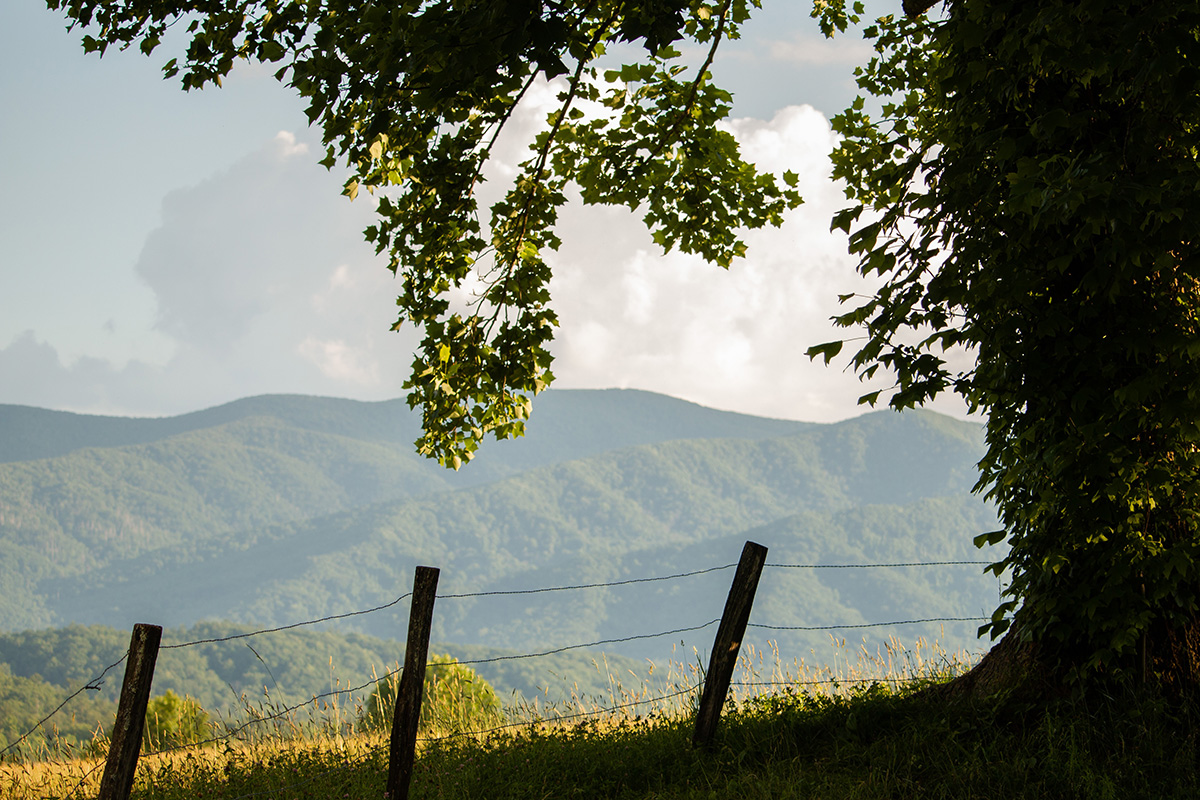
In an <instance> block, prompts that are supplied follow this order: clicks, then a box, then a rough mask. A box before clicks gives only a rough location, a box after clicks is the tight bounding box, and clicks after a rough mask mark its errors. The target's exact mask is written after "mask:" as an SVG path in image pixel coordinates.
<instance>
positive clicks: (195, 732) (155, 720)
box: [142, 690, 212, 752]
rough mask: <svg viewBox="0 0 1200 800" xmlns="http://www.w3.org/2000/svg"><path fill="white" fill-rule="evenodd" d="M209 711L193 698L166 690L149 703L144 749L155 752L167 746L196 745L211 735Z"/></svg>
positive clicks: (143, 730)
mask: <svg viewBox="0 0 1200 800" xmlns="http://www.w3.org/2000/svg"><path fill="white" fill-rule="evenodd" d="M211 730H212V728H211V726H210V725H209V721H208V712H207V711H205V710H204V709H203V708H201V706H200V704H199V703H198V702H196V701H195V700H194V699H192V698H191V697H186V696H185V697H180V696H179V695H177V694H175V693H174V692H172V691H170V690H167V692H166V693H165V694H163V695H161V696H159V697H154V698H151V700H150V702H149V703H147V704H146V726H145V727H144V728H143V729H142V750H143V752H152V751H155V750H163V749H165V748H168V747H178V746H179V745H187V744H195V743H196V742H201V741H204V740H205V739H207V738H209V736H210V735H211Z"/></svg>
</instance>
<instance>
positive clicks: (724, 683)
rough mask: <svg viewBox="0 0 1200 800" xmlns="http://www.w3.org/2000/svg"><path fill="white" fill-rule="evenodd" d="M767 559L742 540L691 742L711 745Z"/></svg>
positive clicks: (759, 548)
mask: <svg viewBox="0 0 1200 800" xmlns="http://www.w3.org/2000/svg"><path fill="white" fill-rule="evenodd" d="M766 562H767V548H765V547H763V546H762V545H761V544H755V543H754V542H746V546H745V547H743V548H742V558H741V560H740V561H739V562H738V567H737V573H736V574H735V575H734V576H733V585H732V586H730V587H729V597H728V598H727V599H726V600H725V613H723V614H722V615H721V624H720V626H719V627H718V628H717V638H716V641H714V642H713V649H712V654H711V655H710V656H709V660H708V673H707V674H706V675H705V676H704V693H703V694H702V695H701V696H700V707H699V709H698V710H697V712H696V731H695V733H694V734H693V735H692V745H693V746H695V747H708V746H709V745H710V744H712V738H713V734H714V733H716V730H717V721H718V720H720V718H721V707H722V706H724V705H725V698H726V696H728V694H729V681H730V679H731V678H732V677H733V668H734V667H735V666H736V665H737V657H738V650H739V649H741V646H742V637H743V636H744V635H745V633H746V623H747V622H749V621H750V607H751V606H752V605H754V592H755V591H756V590H757V589H758V578H759V576H760V575H761V574H762V569H763V565H764V564H765V563H766Z"/></svg>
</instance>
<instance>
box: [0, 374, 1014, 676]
mask: <svg viewBox="0 0 1200 800" xmlns="http://www.w3.org/2000/svg"><path fill="white" fill-rule="evenodd" d="M539 403H540V405H539V408H538V410H537V413H536V414H535V419H534V421H533V422H532V423H531V425H530V431H529V435H528V437H527V438H526V439H525V440H522V441H519V442H516V443H500V446H498V447H494V448H492V449H490V450H487V451H486V452H485V455H484V456H483V457H481V460H480V463H478V464H474V463H473V464H471V465H469V466H468V467H467V468H466V469H464V470H463V471H462V472H460V473H457V474H456V473H451V472H447V471H445V470H442V469H440V468H438V467H436V465H431V464H429V463H428V462H426V461H424V460H423V459H420V458H418V457H417V456H415V455H414V454H413V453H412V452H411V447H410V445H408V444H407V443H401V442H400V441H397V439H400V438H406V437H407V435H408V434H404V436H403V437H401V436H400V434H399V433H397V431H398V430H400V429H401V428H402V427H403V425H402V424H400V423H395V420H396V419H400V418H403V420H408V421H407V422H404V424H411V422H412V421H411V415H409V416H404V414H407V413H408V412H407V409H401V410H402V411H404V414H400V415H397V410H398V406H397V405H396V404H395V403H391V404H389V403H354V402H350V401H338V400H330V399H327V398H297V397H263V398H250V399H248V400H243V401H238V402H237V403H232V404H229V405H226V406H221V407H219V408H217V409H209V410H208V411H204V412H197V413H196V414H192V415H185V416H183V417H176V418H172V419H170V420H134V421H130V420H124V421H121V420H105V419H104V418H81V419H78V420H75V422H76V423H78V425H77V426H76V429H75V433H71V430H72V429H71V427H70V426H64V431H66V433H64V437H66V438H70V436H68V435H67V434H70V435H71V436H75V437H76V439H77V440H79V441H82V439H84V438H87V437H86V436H83V435H82V434H79V433H78V431H79V430H86V431H89V433H87V436H91V437H92V440H98V439H97V437H99V436H100V435H101V434H102V433H103V434H104V435H107V436H109V437H110V439H112V440H113V441H118V440H119V437H118V434H120V435H122V436H126V437H127V439H128V440H129V442H130V443H126V444H122V445H119V446H107V447H99V446H88V447H83V448H81V449H74V450H72V451H70V452H69V453H67V454H66V455H60V456H57V457H54V458H40V459H34V460H24V461H11V462H9V463H5V464H0V557H2V558H0V588H2V589H3V593H2V594H0V630H9V631H15V630H23V629H36V628H45V627H51V626H63V625H68V624H71V623H79V624H84V625H97V624H99V625H107V626H111V627H113V628H115V629H118V630H122V631H127V630H128V629H129V627H130V626H131V625H132V624H133V623H134V622H138V621H147V622H156V623H159V624H164V625H166V626H168V627H174V626H181V625H183V626H186V625H193V624H196V623H198V622H200V621H202V620H212V619H231V620H237V621H239V622H241V623H243V624H247V625H265V626H271V625H279V624H289V623H292V622H296V621H299V620H303V619H312V618H317V617H324V616H327V615H330V614H337V613H344V612H347V611H353V610H357V609H362V608H367V607H373V606H376V605H381V604H384V603H387V602H389V601H391V600H393V599H394V598H396V597H397V596H399V595H400V594H402V593H403V592H404V591H406V589H407V587H408V585H409V581H410V580H411V575H412V570H413V568H414V566H415V565H417V564H429V565H434V566H438V567H440V568H441V569H442V579H441V589H442V593H443V594H464V593H466V594H469V593H478V592H484V591H510V590H514V589H516V590H519V589H528V588H536V587H542V586H549V585H571V584H579V583H602V582H610V581H618V580H629V579H636V578H643V577H654V576H661V575H669V574H675V573H680V572H687V571H691V570H696V569H705V568H708V567H712V566H715V565H720V564H726V563H729V562H731V561H733V560H735V559H736V558H737V555H738V553H739V551H740V549H741V545H742V543H743V542H744V541H745V540H746V539H754V540H756V541H760V542H762V543H764V544H766V545H768V546H769V547H770V548H771V556H770V560H771V561H772V562H782V563H813V562H825V563H835V562H836V563H841V562H850V563H870V562H879V561H888V562H890V561H921V560H960V559H976V558H979V557H980V555H979V554H978V553H977V551H975V550H974V549H973V548H972V546H971V538H972V537H973V536H974V535H975V534H977V533H980V532H982V531H984V530H989V529H991V528H993V527H994V526H995V519H994V515H993V514H992V513H991V511H990V510H989V508H988V507H987V506H986V505H985V504H983V503H982V502H981V501H980V500H979V499H978V498H976V497H973V496H971V495H970V493H969V492H970V488H971V486H972V485H973V483H974V481H975V469H974V463H975V461H976V460H977V458H978V457H979V454H980V452H981V450H982V442H981V432H980V430H979V428H978V426H975V425H972V424H969V423H964V422H959V421H956V420H952V419H949V418H947V417H944V416H940V415H937V414H933V413H929V412H908V413H905V414H894V413H892V412H879V413H874V414H867V415H865V416H862V417H859V418H857V419H852V420H848V421H846V422H842V423H838V424H834V425H808V424H802V423H791V422H783V421H778V420H764V419H758V418H754V417H746V416H742V415H736V414H727V413H724V412H717V411H713V410H711V409H705V408H702V407H700V406H695V405H693V404H690V403H684V402H682V401H678V400H673V399H671V398H666V397H662V396H659V395H653V394H650V393H646V392H624V391H615V390H614V391H598V392H592V391H587V392H569V391H567V392H549V393H546V395H544V396H543V397H542V398H539ZM8 410H9V411H11V408H10V409H8ZM46 413H48V414H52V413H55V412H46ZM389 415H391V417H390V418H391V419H392V420H393V423H395V424H391V425H390V426H389V423H388V422H387V419H388V418H389ZM85 423H86V424H85ZM108 424H111V427H109V428H105V425H108ZM139 425H140V426H141V427H139ZM89 426H91V427H89ZM172 426H174V427H172ZM3 430H4V429H0V431H3ZM105 431H107V433H105ZM373 432H377V433H373ZM410 433H411V431H410ZM393 434H394V435H393ZM717 434H721V435H720V436H718V435H717ZM6 435H7V436H8V441H10V442H12V441H16V440H17V438H19V437H16V436H15V435H13V434H11V432H8V433H0V439H4V437H5V436H6ZM139 436H140V437H141V438H142V439H143V441H140V442H139V443H133V439H134V438H136V437H139ZM156 436H157V437H158V438H154V437H156ZM81 437H82V438H81ZM66 438H64V439H63V440H62V441H66ZM62 441H60V442H59V444H58V445H56V446H60V447H64V446H66V445H63V444H62ZM47 447H48V445H47ZM10 451H11V448H10ZM980 572H981V570H980V568H979V567H978V566H976V567H953V568H949V567H947V568H936V569H934V568H929V569H907V570H887V571H871V572H866V571H848V570H847V571H798V570H784V569H772V570H769V571H768V573H767V574H766V575H765V576H764V579H763V584H762V589H761V595H760V600H759V604H758V606H757V607H756V612H755V618H754V621H756V622H758V623H760V624H764V625H774V626H797V625H803V626H821V625H833V624H862V623H867V622H876V621H886V620H901V619H913V618H918V617H920V618H924V617H960V616H972V617H973V616H981V615H986V614H989V613H990V612H991V609H992V607H993V605H994V603H995V598H996V584H995V580H994V579H993V578H987V577H984V576H982V575H981V574H980ZM729 577H730V576H729V573H728V572H715V573H711V574H708V575H705V576H698V577H696V578H689V579H681V580H679V581H672V582H659V583H650V584H635V585H632V586H623V587H609V588H596V589H588V590H581V591H577V592H564V593H551V594H546V595H534V596H529V595H517V596H503V597H475V598H452V599H451V598H448V599H446V600H443V601H440V602H439V605H438V609H437V615H436V617H435V626H436V627H435V637H436V638H439V639H441V640H443V641H452V642H461V643H467V644H478V645H484V646H489V647H499V648H511V649H515V650H520V651H531V652H532V651H537V650H539V649H552V648H556V647H562V646H567V645H574V644H578V643H585V642H594V641H600V640H607V639H619V638H628V637H630V636H634V635H642V634H647V633H657V632H662V631H669V630H674V629H678V628H684V627H695V626H698V625H701V624H703V623H705V622H708V621H709V620H711V619H712V618H714V617H716V616H718V615H719V613H720V609H721V606H722V604H723V602H724V595H725V591H726V589H727V586H728V580H729ZM406 613H407V611H406V607H405V606H404V604H400V605H399V606H397V607H395V608H392V609H389V610H387V611H383V612H379V613H377V614H372V615H369V616H364V617H355V618H353V619H351V620H346V621H344V622H341V623H338V625H339V630H342V631H356V632H359V633H365V634H371V635H373V636H376V637H379V638H382V639H395V638H402V637H403V631H404V629H405V624H406V622H405V615H406ZM975 627H976V625H974V624H973V623H962V624H958V625H954V626H951V627H949V628H947V629H946V630H945V631H943V630H942V628H941V626H938V625H933V626H925V627H923V628H919V627H912V626H906V627H903V628H897V629H890V628H883V629H870V630H869V631H868V632H869V633H870V634H871V635H872V641H878V640H879V639H880V637H882V636H886V635H888V634H892V633H896V634H900V635H903V636H906V637H909V638H911V637H914V636H917V635H938V636H944V637H945V638H946V639H947V640H948V641H949V642H950V643H951V644H955V645H962V646H973V645H974V644H975V640H974V629H975ZM754 635H755V636H758V637H759V638H758V639H756V640H755V641H758V642H760V643H764V642H765V640H766V639H767V638H771V639H773V640H774V641H776V642H778V643H779V644H780V646H781V647H782V648H783V649H784V653H785V655H797V656H800V655H805V654H807V652H808V651H809V649H811V648H813V647H818V646H821V645H822V643H824V642H825V641H827V639H828V636H829V634H828V633H821V632H797V631H773V632H770V633H769V635H768V633H767V632H766V630H765V629H763V630H761V631H760V632H758V633H755V634H754ZM710 641H711V631H709V630H703V631H699V632H695V633H693V634H689V635H687V636H677V637H674V638H672V637H659V638H651V639H637V640H635V641H632V642H626V643H621V644H620V646H618V647H614V648H612V649H613V650H614V651H615V652H622V653H625V654H627V655H629V656H631V657H635V658H653V659H655V660H661V659H663V658H665V657H669V656H670V655H671V648H672V646H674V647H675V649H676V651H677V652H679V648H680V647H683V648H684V650H687V651H688V652H690V648H692V647H696V648H698V649H700V650H704V649H705V648H706V647H707V645H708V643H709V642H710Z"/></svg>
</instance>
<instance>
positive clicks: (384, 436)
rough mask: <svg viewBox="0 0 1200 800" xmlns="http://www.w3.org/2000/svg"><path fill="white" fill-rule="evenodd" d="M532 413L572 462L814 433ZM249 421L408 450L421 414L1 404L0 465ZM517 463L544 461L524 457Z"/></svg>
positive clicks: (647, 405)
mask: <svg viewBox="0 0 1200 800" xmlns="http://www.w3.org/2000/svg"><path fill="white" fill-rule="evenodd" d="M534 408H535V414H534V417H533V420H531V421H530V423H529V428H530V430H531V431H536V432H537V433H538V437H537V438H538V440H539V443H540V441H541V440H543V439H544V440H547V441H550V440H553V441H555V442H567V443H569V444H567V445H564V447H567V448H569V449H571V450H572V454H571V455H569V456H567V457H568V458H578V457H582V456H584V455H590V454H593V453H597V452H603V451H604V450H608V449H611V448H612V447H621V446H625V445H630V444H649V443H652V442H658V441H666V440H668V439H694V438H723V437H729V436H732V437H738V438H746V437H767V436H778V435H785V434H787V433H791V432H795V431H799V430H801V429H803V428H805V427H806V426H808V425H810V423H803V422H792V421H789V420H777V419H767V418H763V417H754V416H750V415H746V414H738V413H734V412H729V411H718V410H716V409H711V408H706V407H704V406H701V405H697V404H695V403H690V402H688V401H686V400H678V399H676V398H673V397H667V396H665V395H659V394H655V393H653V392H645V391H640V390H636V389H599V390H587V389H584V390H579V389H574V390H572V389H566V390H552V391H549V392H545V393H543V394H542V395H540V396H539V397H537V398H535V400H534ZM248 417H273V418H276V419H278V420H280V421H281V422H283V423H285V424H287V425H289V426H292V427H297V428H303V429H305V430H311V431H316V432H319V433H327V434H334V435H338V436H346V437H348V438H352V439H362V440H366V441H372V442H393V443H400V444H404V445H409V444H411V443H412V442H413V441H414V440H415V439H416V438H417V436H418V435H420V415H419V413H418V412H416V411H413V410H412V409H410V408H409V407H408V403H407V402H406V401H405V400H402V399H395V400H384V401H379V402H364V401H360V400H346V399H341V398H332V397H313V396H308V395H260V396H257V397H247V398H243V399H241V400H235V401H233V402H230V403H225V404H223V405H220V406H215V407H213V408H208V409H204V410H202V411H194V412H191V413H188V414H180V415H177V416H171V417H110V416H99V415H91V414H76V413H72V412H68V411H52V410H50V409H44V408H35V407H32V406H20V405H7V404H0V463H4V462H13V461H32V460H35V459H41V458H54V457H56V456H62V455H67V454H68V453H71V452H74V451H76V450H81V449H84V448H88V447H125V446H129V445H136V444H149V443H152V442H156V441H160V440H162V439H166V438H170V437H173V436H178V435H181V434H184V433H189V432H192V431H197V430H203V429H206V428H212V427H216V426H218V425H225V424H228V423H231V422H237V421H240V420H243V419H246V418H248ZM528 441H531V440H529V439H527V440H524V442H528ZM489 444H490V445H491V447H489V448H488V449H485V450H484V452H483V453H482V454H481V457H482V458H489V457H490V451H491V450H494V449H505V450H514V451H518V452H521V451H534V452H540V450H541V448H538V447H536V446H533V447H531V446H530V445H528V444H527V443H523V440H515V441H512V442H492V443H489ZM542 458H543V459H544V456H543V457H542ZM520 459H521V461H522V462H529V461H531V460H537V459H538V457H537V456H531V455H527V454H526V453H524V452H522V453H521V456H520ZM555 460H561V459H555Z"/></svg>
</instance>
